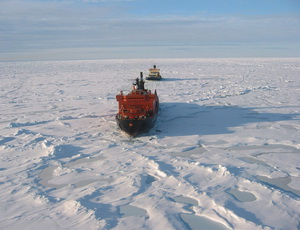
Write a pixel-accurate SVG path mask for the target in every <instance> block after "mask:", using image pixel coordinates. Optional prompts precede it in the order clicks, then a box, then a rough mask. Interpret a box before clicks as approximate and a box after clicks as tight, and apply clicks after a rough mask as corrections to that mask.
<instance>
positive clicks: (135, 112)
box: [116, 73, 159, 137]
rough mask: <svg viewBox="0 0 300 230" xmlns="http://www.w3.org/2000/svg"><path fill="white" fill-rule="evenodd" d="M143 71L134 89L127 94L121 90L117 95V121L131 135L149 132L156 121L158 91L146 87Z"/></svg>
mask: <svg viewBox="0 0 300 230" xmlns="http://www.w3.org/2000/svg"><path fill="white" fill-rule="evenodd" d="M144 84H145V82H144V80H143V73H141V76H140V79H139V78H137V79H136V82H135V84H133V89H132V91H131V92H130V93H128V94H127V95H124V94H123V92H122V91H121V92H120V94H118V95H117V96H116V99H117V101H118V102H119V112H118V113H117V115H116V121H117V124H118V126H119V127H120V129H121V130H123V131H125V132H126V133H127V134H129V135H130V136H133V137H135V136H137V135H139V134H142V133H145V132H148V131H149V130H150V129H151V128H152V127H153V126H154V125H155V123H156V120H157V113H158V108H159V99H158V96H157V93H156V90H155V92H154V93H152V92H151V90H148V89H145V87H144Z"/></svg>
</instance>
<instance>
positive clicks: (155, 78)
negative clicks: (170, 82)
mask: <svg viewBox="0 0 300 230" xmlns="http://www.w3.org/2000/svg"><path fill="white" fill-rule="evenodd" d="M161 78H162V77H161V76H160V77H146V80H151V81H159V80H161Z"/></svg>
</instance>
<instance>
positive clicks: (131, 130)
mask: <svg viewBox="0 0 300 230" xmlns="http://www.w3.org/2000/svg"><path fill="white" fill-rule="evenodd" d="M156 120H157V115H154V116H152V117H148V118H145V119H141V120H134V119H120V118H119V117H118V116H116V121H117V124H118V126H119V128H120V129H121V130H123V131H124V132H126V133H127V134H128V135H129V136H132V137H136V136H138V135H140V134H143V133H146V132H148V131H149V130H150V129H151V128H153V127H154V125H155V123H156Z"/></svg>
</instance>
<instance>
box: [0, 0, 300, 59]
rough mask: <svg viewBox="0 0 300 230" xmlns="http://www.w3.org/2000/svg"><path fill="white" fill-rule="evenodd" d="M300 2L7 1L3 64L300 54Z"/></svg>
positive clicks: (0, 36) (1, 31) (0, 35)
mask: <svg viewBox="0 0 300 230" xmlns="http://www.w3.org/2000/svg"><path fill="white" fill-rule="evenodd" d="M299 28H300V0H184V1H183V0H182V1H179V0H0V54H1V56H0V61H10V60H12V61H14V60H53V59H54V60H61V59H102V58H109V59H110V58H202V57H204V58H205V57H300V29H299Z"/></svg>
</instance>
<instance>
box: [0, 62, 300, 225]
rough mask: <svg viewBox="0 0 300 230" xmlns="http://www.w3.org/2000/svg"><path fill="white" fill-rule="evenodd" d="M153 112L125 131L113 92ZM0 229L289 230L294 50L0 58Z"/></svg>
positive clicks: (294, 206)
mask: <svg viewBox="0 0 300 230" xmlns="http://www.w3.org/2000/svg"><path fill="white" fill-rule="evenodd" d="M153 64H156V65H157V67H158V68H160V69H161V74H162V76H163V78H164V79H163V80H162V81H159V82H146V88H149V89H151V90H154V89H156V90H157V92H158V95H159V99H160V111H159V119H158V122H157V124H156V126H155V127H154V128H153V129H152V130H151V131H150V132H149V133H147V134H145V135H142V136H140V137H137V138H130V137H128V136H127V135H126V134H125V133H123V132H122V131H121V130H120V129H118V128H117V125H116V122H115V119H114V116H115V114H116V113H117V101H116V100H115V95H116V94H118V93H119V91H120V90H124V91H129V90H130V89H131V84H132V82H133V81H134V79H135V78H136V77H138V76H139V72H141V71H143V72H144V73H145V74H146V73H147V72H148V68H150V67H151V66H152V65H153ZM0 69H1V72H0V79H1V87H0V90H1V91H0V103H1V112H0V153H1V154H0V172H1V174H0V202H1V209H0V229H6V230H9V229H13V230H16V229H23V230H26V229H30V230H34V229H89V230H90V229H121V230H122V229H124V230H125V229H126V230H128V229H166V230H167V229H168V230H169V229H192V230H195V229H246V230H247V229H282V230H297V229H300V222H299V221H300V135H299V131H300V121H299V118H300V78H299V76H300V59H299V58H293V59H292V58H291V59H268V58H265V59H172V60H167V59H162V60H154V59H153V60H152V59H144V60H94V61H51V62H50V61H45V62H33V61H32V62H1V63H0Z"/></svg>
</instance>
